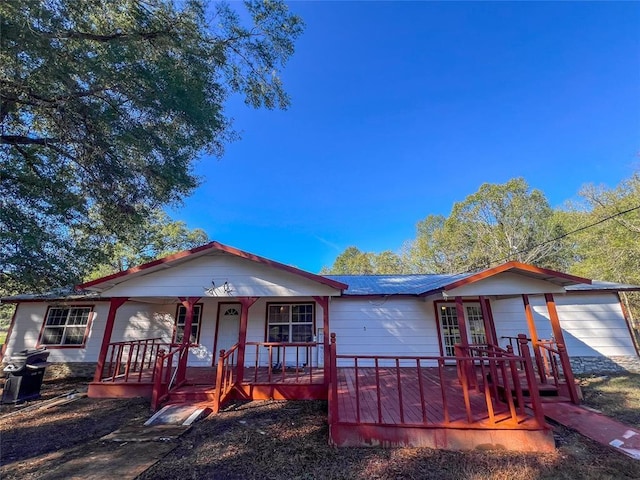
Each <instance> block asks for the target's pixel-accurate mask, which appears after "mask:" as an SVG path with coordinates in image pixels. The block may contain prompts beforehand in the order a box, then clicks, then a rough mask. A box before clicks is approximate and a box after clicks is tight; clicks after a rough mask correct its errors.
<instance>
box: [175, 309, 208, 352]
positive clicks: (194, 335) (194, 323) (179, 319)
mask: <svg viewBox="0 0 640 480" xmlns="http://www.w3.org/2000/svg"><path fill="white" fill-rule="evenodd" d="M201 317H202V305H194V306H193V316H192V317H191V318H192V320H191V336H190V337H189V342H190V343H198V341H199V339H200V319H201ZM186 319H187V307H185V306H184V305H178V312H177V314H176V325H175V326H176V333H175V337H174V341H175V342H176V343H182V339H183V338H184V326H185V321H186Z"/></svg>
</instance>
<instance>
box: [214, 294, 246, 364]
mask: <svg viewBox="0 0 640 480" xmlns="http://www.w3.org/2000/svg"><path fill="white" fill-rule="evenodd" d="M241 308H242V306H241V305H240V304H239V303H224V304H222V305H220V308H219V309H218V333H217V335H216V352H215V355H214V358H215V363H216V364H217V363H218V358H220V350H223V349H224V350H229V349H230V348H231V347H233V346H234V345H235V344H236V343H238V336H239V334H240V309H241Z"/></svg>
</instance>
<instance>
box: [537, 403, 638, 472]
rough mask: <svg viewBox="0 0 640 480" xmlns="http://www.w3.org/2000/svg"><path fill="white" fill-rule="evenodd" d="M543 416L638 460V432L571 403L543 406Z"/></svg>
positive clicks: (546, 404) (596, 412)
mask: <svg viewBox="0 0 640 480" xmlns="http://www.w3.org/2000/svg"><path fill="white" fill-rule="evenodd" d="M542 409H543V410H544V415H545V416H546V417H547V418H550V419H551V420H554V421H556V422H558V423H559V424H561V425H564V426H566V427H569V428H572V429H574V430H576V431H578V432H580V433H581V434H582V435H584V436H585V437H589V438H591V439H592V440H595V441H596V442H599V443H601V444H603V445H610V446H611V447H613V448H615V449H616V450H618V451H619V452H621V453H624V454H625V455H628V456H629V457H631V458H634V459H636V460H640V431H639V430H638V429H635V428H633V427H630V426H628V425H625V424H624V423H620V422H618V421H616V420H613V419H612V418H609V417H607V416H606V415H603V414H601V413H600V412H598V411H595V410H593V409H587V408H585V407H581V406H579V405H573V404H571V403H545V404H544V405H543V406H542Z"/></svg>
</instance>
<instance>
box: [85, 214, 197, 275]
mask: <svg viewBox="0 0 640 480" xmlns="http://www.w3.org/2000/svg"><path fill="white" fill-rule="evenodd" d="M85 241H86V239H85ZM93 241H95V239H93ZM208 241H209V238H208V236H207V234H206V232H205V231H204V230H201V229H195V230H189V229H188V228H187V226H186V224H185V223H184V222H182V221H173V220H171V219H170V218H169V216H168V215H167V214H166V213H164V212H163V211H161V210H157V211H155V212H153V213H152V215H150V216H149V217H148V218H146V219H145V220H144V222H143V223H141V224H140V225H138V227H137V229H136V231H135V232H130V233H129V234H128V236H127V237H126V238H125V239H117V238H108V236H106V235H105V236H104V237H103V250H102V252H103V254H104V260H103V263H101V264H98V265H97V266H95V268H94V269H93V270H92V271H91V272H89V273H88V274H87V276H86V277H85V278H83V281H89V280H93V279H95V278H100V277H104V276H106V275H110V274H112V273H116V272H119V271H122V270H126V269H128V268H131V267H134V266H136V265H140V264H143V263H146V262H150V261H152V260H155V259H156V258H162V257H166V256H167V255H171V254H173V253H176V252H179V251H182V250H187V249H190V248H194V247H197V246H200V245H203V244H205V243H207V242H208Z"/></svg>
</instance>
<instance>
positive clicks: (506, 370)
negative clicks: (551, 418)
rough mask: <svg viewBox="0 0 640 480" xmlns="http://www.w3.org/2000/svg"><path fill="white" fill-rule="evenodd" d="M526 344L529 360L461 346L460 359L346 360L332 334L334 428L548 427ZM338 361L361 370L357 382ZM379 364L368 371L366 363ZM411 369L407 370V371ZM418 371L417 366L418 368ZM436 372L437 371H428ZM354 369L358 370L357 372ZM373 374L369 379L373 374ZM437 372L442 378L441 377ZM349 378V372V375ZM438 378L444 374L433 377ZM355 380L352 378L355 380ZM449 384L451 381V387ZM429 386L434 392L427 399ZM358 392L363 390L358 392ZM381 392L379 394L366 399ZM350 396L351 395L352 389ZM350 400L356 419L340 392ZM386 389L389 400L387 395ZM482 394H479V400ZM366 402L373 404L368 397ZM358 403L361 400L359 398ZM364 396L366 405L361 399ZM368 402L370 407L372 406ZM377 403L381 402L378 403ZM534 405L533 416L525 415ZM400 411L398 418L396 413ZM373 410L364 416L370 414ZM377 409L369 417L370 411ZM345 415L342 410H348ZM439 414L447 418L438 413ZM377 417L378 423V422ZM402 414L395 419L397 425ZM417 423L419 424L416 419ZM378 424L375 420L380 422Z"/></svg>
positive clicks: (373, 357) (370, 357) (523, 346)
mask: <svg viewBox="0 0 640 480" xmlns="http://www.w3.org/2000/svg"><path fill="white" fill-rule="evenodd" d="M519 341H520V345H519V347H520V349H521V351H522V352H523V354H522V355H521V356H518V355H514V354H512V353H509V352H508V351H505V350H504V349H502V348H499V347H497V346H494V345H482V346H480V345H472V346H469V347H460V348H459V349H458V355H457V356H456V357H443V356H406V355H398V356H383V355H343V354H337V352H336V345H335V335H334V334H332V335H331V344H330V368H331V372H332V377H331V378H332V381H331V385H330V391H329V399H330V405H329V413H330V419H331V420H330V421H331V422H333V423H332V425H336V424H353V422H354V420H353V419H355V422H356V423H357V424H394V425H397V424H399V425H416V426H421V427H426V428H446V427H451V426H456V427H459V428H505V429H512V428H527V429H538V428H546V424H545V422H544V414H543V412H542V408H541V402H540V397H539V392H538V389H537V383H536V379H535V374H534V369H533V364H532V360H531V357H530V354H529V353H530V352H529V348H528V346H527V345H526V337H525V339H524V343H522V341H521V339H520V338H519ZM338 362H340V367H341V368H353V369H354V374H355V378H354V379H353V381H352V380H351V379H350V380H349V385H347V384H346V383H345V380H346V377H344V375H343V376H341V377H342V379H343V380H342V381H341V377H340V376H338V374H337V372H338ZM367 363H368V364H369V365H372V367H365V366H363V364H367ZM451 363H455V364H456V365H457V367H458V371H459V375H460V377H459V380H460V385H459V388H455V382H453V383H452V382H451V375H450V374H451V370H450V369H451V368H452V367H447V366H446V365H447V364H451ZM402 365H404V366H402ZM411 365H413V366H411ZM428 365H431V366H428ZM350 366H352V367H350ZM367 370H368V371H369V372H371V374H370V375H369V376H368V375H367V372H366V371H367ZM434 371H435V372H434ZM346 372H347V371H346V370H345V375H346V374H347V373H346ZM430 372H434V373H437V374H436V376H433V375H432V374H431V373H430ZM520 372H523V373H524V381H525V382H526V386H527V391H528V392H529V398H528V399H526V400H525V394H524V389H523V386H522V385H521V373H520ZM349 376H350V374H349ZM446 378H449V379H450V380H449V382H448V384H445V383H446V382H447V380H446ZM438 383H439V387H440V388H439V393H440V395H439V397H440V398H437V395H438V394H436V396H435V397H434V391H437V390H434V389H433V387H437V385H436V384H438ZM412 384H413V385H417V387H418V389H419V394H418V395H416V394H411V391H410V390H409V391H407V392H405V391H404V390H405V388H408V387H409V386H410V385H412ZM425 384H428V385H429V386H431V387H432V388H431V389H430V390H429V392H428V395H427V394H425ZM354 388H355V390H354ZM374 388H375V390H376V392H375V395H374V396H373V397H372V396H371V394H372V393H373V392H371V393H365V392H367V391H371V390H373V389H374ZM347 389H349V390H347ZM339 390H340V392H341V393H340V395H350V396H351V401H350V402H345V404H346V405H351V408H353V406H355V410H356V411H355V412H353V413H355V415H353V417H351V416H350V417H349V418H350V419H351V420H349V419H347V418H346V417H345V418H340V417H339V414H340V412H339V409H338V392H339ZM383 390H384V394H383ZM475 392H477V394H476V393H475ZM405 393H406V395H407V396H408V397H409V399H408V400H407V401H408V402H410V403H413V405H414V407H412V408H415V407H418V406H417V405H415V402H416V401H417V399H418V398H419V401H420V405H419V409H418V412H419V413H420V416H421V420H420V419H418V418H416V416H415V414H416V413H418V412H415V410H414V411H413V412H415V413H413V412H412V415H409V416H408V411H407V410H406V409H407V408H408V407H407V405H405ZM364 395H366V397H365V396H364ZM354 397H355V398H354ZM361 397H362V398H361ZM365 399H368V401H365ZM374 402H375V403H374ZM525 402H530V404H531V408H532V410H533V412H534V414H533V416H532V415H531V414H530V413H529V411H528V410H527V409H526V408H525ZM394 405H397V406H398V408H397V411H396V412H395V413H393V412H392V413H389V411H388V409H389V408H392V410H393V406H394ZM363 407H364V408H365V410H364V411H363V410H362V408H363ZM367 407H368V408H369V409H370V410H369V415H367V414H366V412H367V410H366V408H367ZM341 408H342V407H341ZM456 411H457V412H460V413H462V412H464V416H463V417H459V416H458V417H457V418H456V417H455V416H454V415H453V413H452V412H456ZM438 412H439V413H438ZM371 414H373V415H374V417H371ZM389 415H391V417H393V416H394V415H395V417H396V418H395V419H394V418H390V417H389ZM411 416H413V418H409V417H411ZM374 419H375V420H374Z"/></svg>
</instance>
